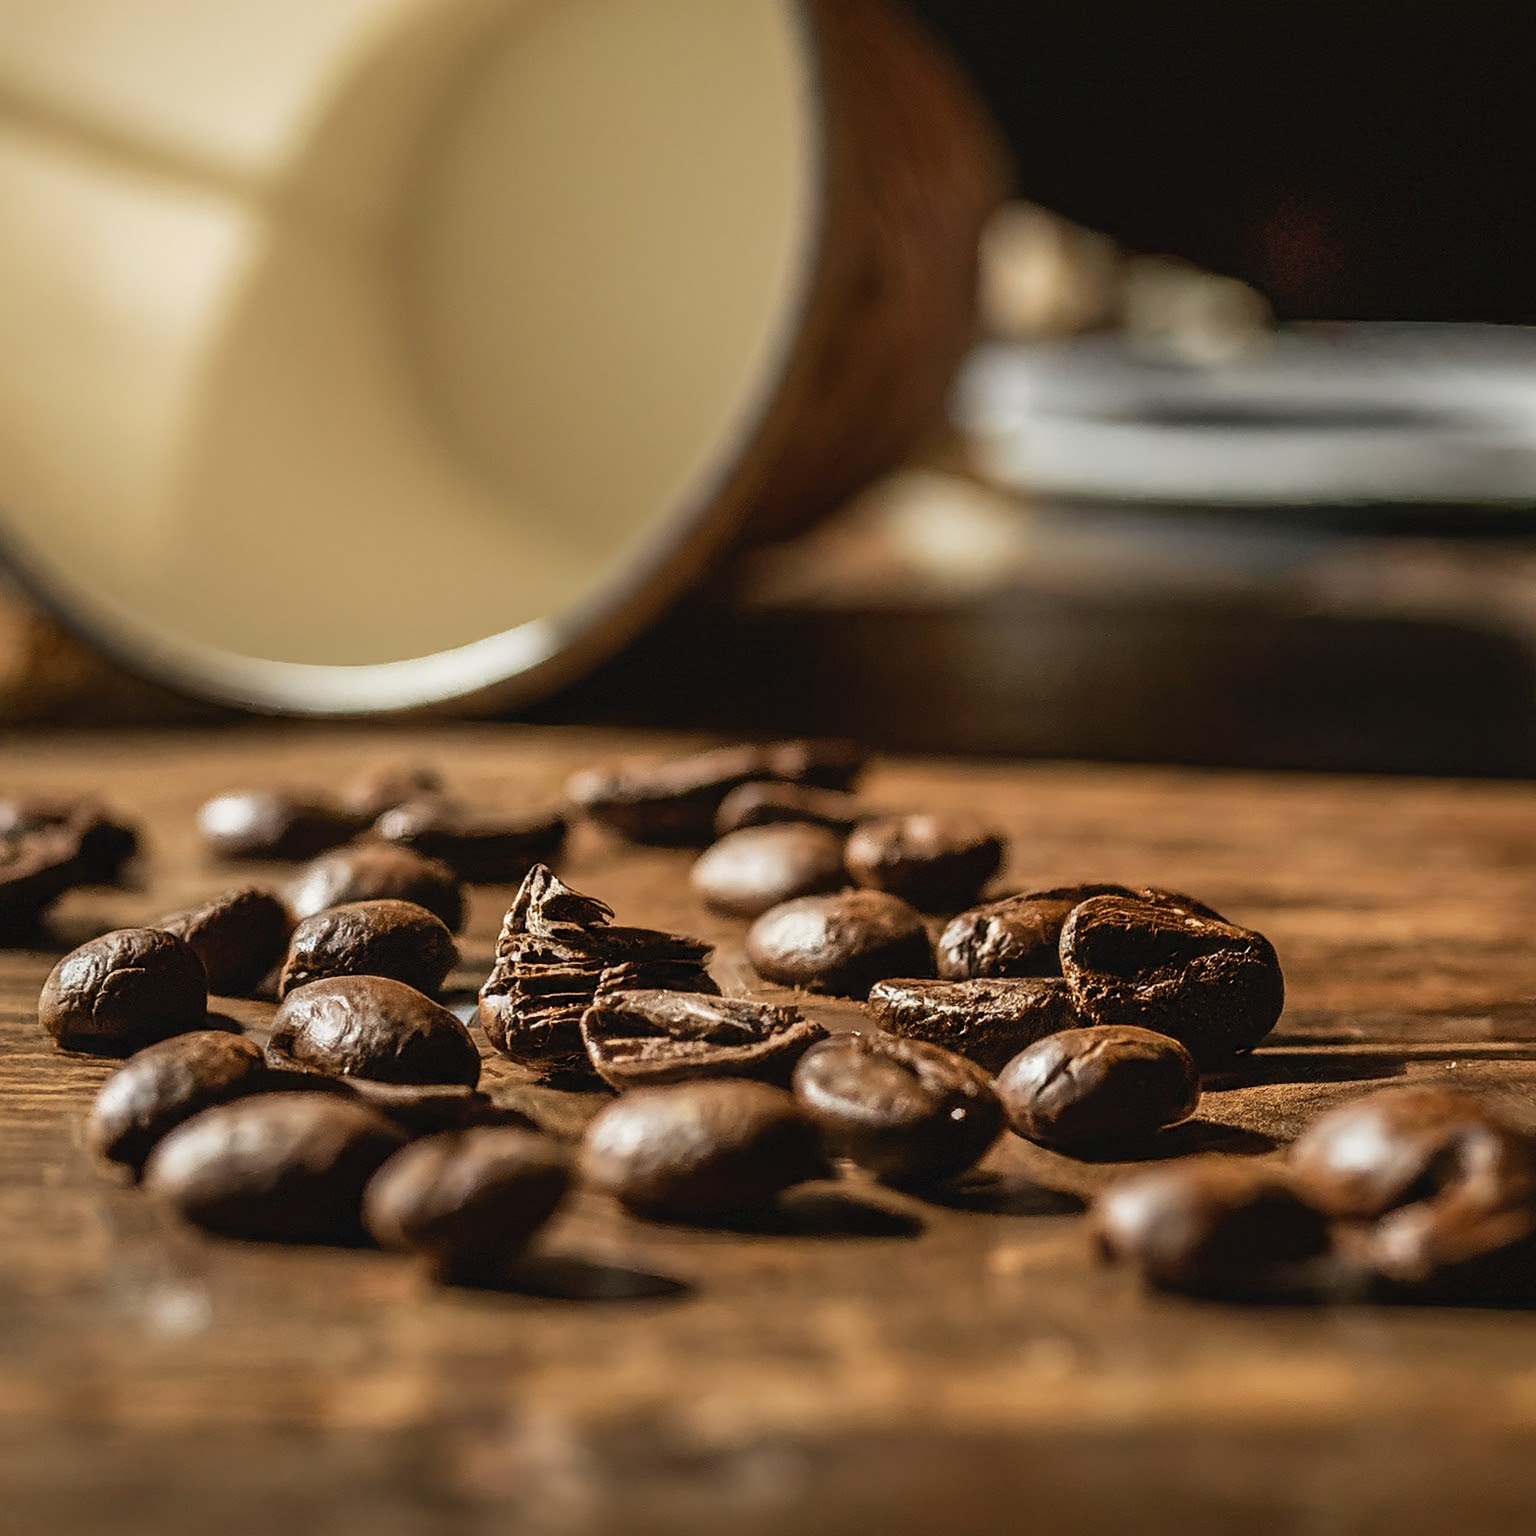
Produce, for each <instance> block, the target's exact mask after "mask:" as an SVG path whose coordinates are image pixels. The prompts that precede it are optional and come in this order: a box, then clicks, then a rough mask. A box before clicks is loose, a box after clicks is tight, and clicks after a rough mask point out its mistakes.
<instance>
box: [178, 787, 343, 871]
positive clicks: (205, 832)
mask: <svg viewBox="0 0 1536 1536" xmlns="http://www.w3.org/2000/svg"><path fill="white" fill-rule="evenodd" d="M366 826H367V822H366V821H364V820H362V819H361V818H360V817H357V816H354V815H351V814H350V813H349V812H347V811H344V810H342V809H341V807H340V806H336V805H329V804H326V803H324V802H322V801H318V800H308V799H304V798H302V797H301V796H297V795H293V794H289V793H287V792H285V791H282V790H269V789H251V790H233V791H231V792H230V793H228V794H223V795H215V796H214V797H213V799H211V800H208V801H205V802H204V803H203V805H202V806H201V808H200V809H199V810H198V813H197V829H198V831H199V832H200V833H201V834H202V839H203V842H204V843H205V844H206V845H207V847H208V849H209V851H210V852H212V853H215V854H217V855H218V856H219V857H220V858H223V859H274V860H283V861H291V860H296V859H312V858H314V857H315V855H316V854H317V853H324V852H325V850H326V849H327V848H334V847H336V845H337V844H338V843H344V842H346V841H347V840H348V839H349V838H352V837H355V836H356V835H357V834H358V833H359V832H361V831H362V830H363V829H364V828H365V827H366Z"/></svg>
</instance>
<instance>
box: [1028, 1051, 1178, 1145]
mask: <svg viewBox="0 0 1536 1536" xmlns="http://www.w3.org/2000/svg"><path fill="white" fill-rule="evenodd" d="M997 1095H998V1097H999V1098H1000V1099H1001V1100H1002V1101H1003V1109H1004V1111H1005V1112H1006V1113H1007V1116H1008V1123H1009V1124H1010V1125H1011V1126H1012V1127H1013V1128H1014V1130H1016V1131H1017V1132H1018V1133H1019V1135H1020V1136H1024V1137H1027V1138H1028V1139H1029V1140H1030V1141H1038V1142H1041V1143H1043V1144H1044V1145H1045V1146H1048V1147H1060V1148H1062V1149H1064V1150H1067V1151H1077V1150H1084V1151H1092V1150H1096V1149H1100V1148H1109V1147H1132V1148H1133V1147H1135V1146H1136V1145H1137V1143H1139V1142H1144V1141H1146V1140H1148V1139H1149V1138H1150V1137H1152V1136H1154V1135H1155V1134H1156V1133H1157V1132H1158V1131H1160V1130H1163V1129H1164V1128H1165V1127H1167V1126H1170V1125H1177V1124H1178V1123H1179V1122H1180V1121H1181V1120H1187V1119H1188V1118H1189V1117H1190V1116H1191V1115H1192V1114H1194V1112H1195V1106H1196V1105H1197V1104H1198V1103H1199V1102H1200V1073H1199V1071H1198V1069H1197V1068H1196V1066H1195V1062H1194V1058H1193V1057H1192V1056H1191V1055H1190V1054H1189V1052H1188V1051H1186V1050H1185V1049H1184V1047H1183V1046H1182V1045H1180V1044H1179V1042H1178V1041H1177V1040H1172V1039H1170V1038H1169V1037H1168V1036H1167V1035H1157V1034H1153V1033H1152V1031H1151V1030H1149V1029H1135V1028H1131V1027H1129V1026H1127V1025H1124V1024H1100V1025H1094V1026H1092V1027H1090V1028H1088V1029H1067V1030H1063V1031H1061V1032H1060V1033H1059V1034H1055V1035H1050V1036H1048V1037H1047V1038H1046V1039H1044V1040H1041V1041H1039V1042H1037V1043H1036V1044H1035V1045H1032V1046H1030V1047H1029V1049H1028V1050H1026V1051H1023V1052H1021V1053H1020V1054H1019V1055H1017V1056H1015V1057H1014V1058H1013V1060H1012V1061H1010V1062H1009V1063H1008V1065H1007V1066H1006V1067H1004V1068H1003V1070H1002V1071H1001V1072H1000V1073H999V1074H998V1078H997Z"/></svg>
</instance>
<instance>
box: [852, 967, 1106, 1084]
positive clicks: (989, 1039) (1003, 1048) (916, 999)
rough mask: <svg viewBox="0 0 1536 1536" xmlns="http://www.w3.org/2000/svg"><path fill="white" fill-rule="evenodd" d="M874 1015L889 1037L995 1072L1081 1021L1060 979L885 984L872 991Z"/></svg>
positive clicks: (1032, 977) (898, 980)
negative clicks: (917, 1042) (953, 1054)
mask: <svg viewBox="0 0 1536 1536" xmlns="http://www.w3.org/2000/svg"><path fill="white" fill-rule="evenodd" d="M869 1011H870V1013H871V1014H872V1015H873V1016H874V1019H875V1022H876V1023H877V1024H879V1026H880V1027H881V1028H882V1029H884V1030H887V1031H889V1033H891V1034H893V1035H901V1036H902V1037H903V1038H904V1039H907V1040H926V1041H927V1042H928V1043H929V1044H930V1045H942V1046H943V1047H944V1048H945V1050H949V1051H955V1052H957V1053H958V1054H959V1055H961V1056H968V1057H969V1058H970V1059H971V1060H972V1061H974V1062H976V1063H977V1064H978V1065H979V1066H983V1067H985V1068H986V1069H987V1071H989V1072H998V1071H1001V1070H1002V1068H1003V1067H1004V1066H1005V1065H1006V1064H1007V1063H1008V1062H1010V1061H1012V1060H1013V1058H1014V1057H1015V1056H1017V1055H1018V1054H1019V1052H1020V1051H1022V1050H1023V1049H1024V1048H1025V1046H1028V1045H1033V1044H1034V1043H1035V1041H1036V1040H1040V1039H1043V1038H1044V1037H1045V1036H1046V1035H1054V1034H1055V1033H1056V1032H1057V1031H1058V1030H1063V1029H1071V1028H1073V1027H1074V1026H1075V1025H1076V1024H1077V1023H1078V1022H1079V1021H1078V1017H1077V1012H1076V1010H1075V1009H1074V1008H1073V1006H1072V995H1071V993H1070V992H1069V990H1068V988H1067V984H1066V982H1065V981H1063V980H1062V978H1061V977H1059V976H1024V977H1014V978H1011V979H1005V980H991V979H985V978H983V979H978V980H976V981H923V980H919V979H916V978H900V979H897V980H894V981H881V982H876V984H875V985H874V986H873V987H871V988H870V991H869Z"/></svg>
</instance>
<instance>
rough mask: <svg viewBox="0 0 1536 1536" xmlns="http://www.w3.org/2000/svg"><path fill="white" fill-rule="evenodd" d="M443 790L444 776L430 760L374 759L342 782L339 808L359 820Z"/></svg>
mask: <svg viewBox="0 0 1536 1536" xmlns="http://www.w3.org/2000/svg"><path fill="white" fill-rule="evenodd" d="M442 790H443V776H442V775H441V774H440V773H439V772H438V771H437V769H436V768H434V767H432V766H431V765H430V764H429V763H375V764H374V765H373V766H372V767H370V768H365V769H363V771H362V772H361V773H359V774H358V775H357V776H356V777H355V778H352V779H349V780H348V781H347V782H346V784H344V785H343V786H342V790H341V808H342V809H343V810H344V811H346V812H348V813H349V814H350V815H353V816H356V817H357V818H358V819H359V820H361V821H377V820H378V818H379V817H380V816H382V815H383V814H384V812H385V811H388V810H391V809H393V808H394V807H395V806H397V805H405V804H406V803H407V802H408V801H412V800H430V799H432V798H434V797H435V796H437V795H440V794H441V793H442Z"/></svg>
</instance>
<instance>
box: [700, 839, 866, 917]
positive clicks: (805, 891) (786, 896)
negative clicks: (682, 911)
mask: <svg viewBox="0 0 1536 1536" xmlns="http://www.w3.org/2000/svg"><path fill="white" fill-rule="evenodd" d="M690 879H691V881H692V884H693V888H694V890H695V891H696V892H697V893H698V895H699V897H700V899H701V900H702V901H703V903H704V905H705V906H706V907H708V908H709V909H710V911H712V912H721V913H724V914H725V915H726V916H728V917H759V916H761V915H762V914H763V913H764V912H766V911H767V910H768V909H769V908H770V907H776V906H778V905H779V904H780V903H781V902H785V901H790V900H793V898H795V897H796V896H820V895H823V894H825V893H826V892H828V891H837V890H841V889H842V888H843V887H844V886H845V885H847V884H848V874H847V871H846V870H845V869H844V868H843V840H842V838H840V837H839V836H838V835H837V834H836V833H834V832H829V831H827V829H826V828H825V827H812V826H806V825H804V824H803V823H798V822H785V823H781V824H779V825H776V826H764V827H745V828H743V829H742V830H741V831H740V832H731V833H729V834H727V835H726V836H725V837H722V838H721V839H720V841H719V842H718V843H716V844H715V845H714V847H712V848H709V849H707V850H706V851H705V852H704V853H702V854H700V855H699V857H698V859H697V861H696V862H695V863H694V866H693V873H692V875H691V876H690Z"/></svg>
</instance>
